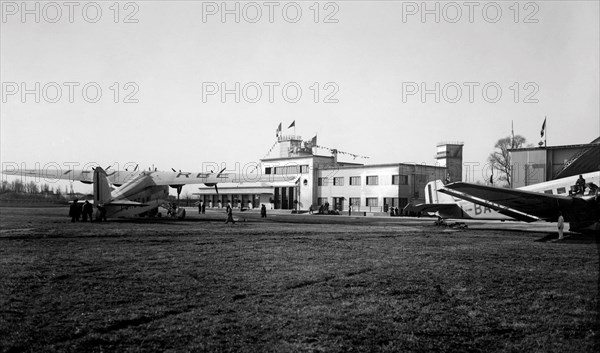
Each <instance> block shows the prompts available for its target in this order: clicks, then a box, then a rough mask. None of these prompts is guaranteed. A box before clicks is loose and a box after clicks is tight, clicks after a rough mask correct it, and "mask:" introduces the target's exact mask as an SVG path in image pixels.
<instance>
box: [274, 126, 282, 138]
mask: <svg viewBox="0 0 600 353" xmlns="http://www.w3.org/2000/svg"><path fill="white" fill-rule="evenodd" d="M280 134H281V123H279V126H278V127H277V130H276V131H275V137H279V135H280Z"/></svg>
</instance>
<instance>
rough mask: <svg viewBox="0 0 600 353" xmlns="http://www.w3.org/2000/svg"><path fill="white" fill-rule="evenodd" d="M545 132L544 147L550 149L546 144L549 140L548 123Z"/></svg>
mask: <svg viewBox="0 0 600 353" xmlns="http://www.w3.org/2000/svg"><path fill="white" fill-rule="evenodd" d="M544 121H546V116H545V115H544ZM544 127H545V129H544V130H545V131H544V147H548V145H547V144H546V139H548V123H547V122H546V126H544Z"/></svg>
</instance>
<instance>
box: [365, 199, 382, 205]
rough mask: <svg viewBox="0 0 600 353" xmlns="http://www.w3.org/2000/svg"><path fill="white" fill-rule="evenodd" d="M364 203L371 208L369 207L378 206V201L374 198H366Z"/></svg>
mask: <svg viewBox="0 0 600 353" xmlns="http://www.w3.org/2000/svg"><path fill="white" fill-rule="evenodd" d="M366 201H367V206H371V207H377V206H379V202H377V201H378V199H377V198H376V197H367V199H366Z"/></svg>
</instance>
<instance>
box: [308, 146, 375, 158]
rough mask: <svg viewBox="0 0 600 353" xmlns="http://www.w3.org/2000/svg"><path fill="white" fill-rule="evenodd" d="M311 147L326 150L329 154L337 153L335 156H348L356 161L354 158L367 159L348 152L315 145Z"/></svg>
mask: <svg viewBox="0 0 600 353" xmlns="http://www.w3.org/2000/svg"><path fill="white" fill-rule="evenodd" d="M313 147H316V148H322V149H326V150H329V152H331V153H337V154H343V155H346V156H350V157H352V158H354V159H356V158H363V159H368V158H369V157H367V156H361V155H358V154H354V153H350V152H344V151H340V150H338V149H337V148H331V147H325V146H319V145H315V146H313Z"/></svg>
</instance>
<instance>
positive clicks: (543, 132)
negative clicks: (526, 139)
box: [540, 117, 546, 137]
mask: <svg viewBox="0 0 600 353" xmlns="http://www.w3.org/2000/svg"><path fill="white" fill-rule="evenodd" d="M545 133H546V118H545V117H544V123H543V124H542V131H540V137H544V134H545Z"/></svg>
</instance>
